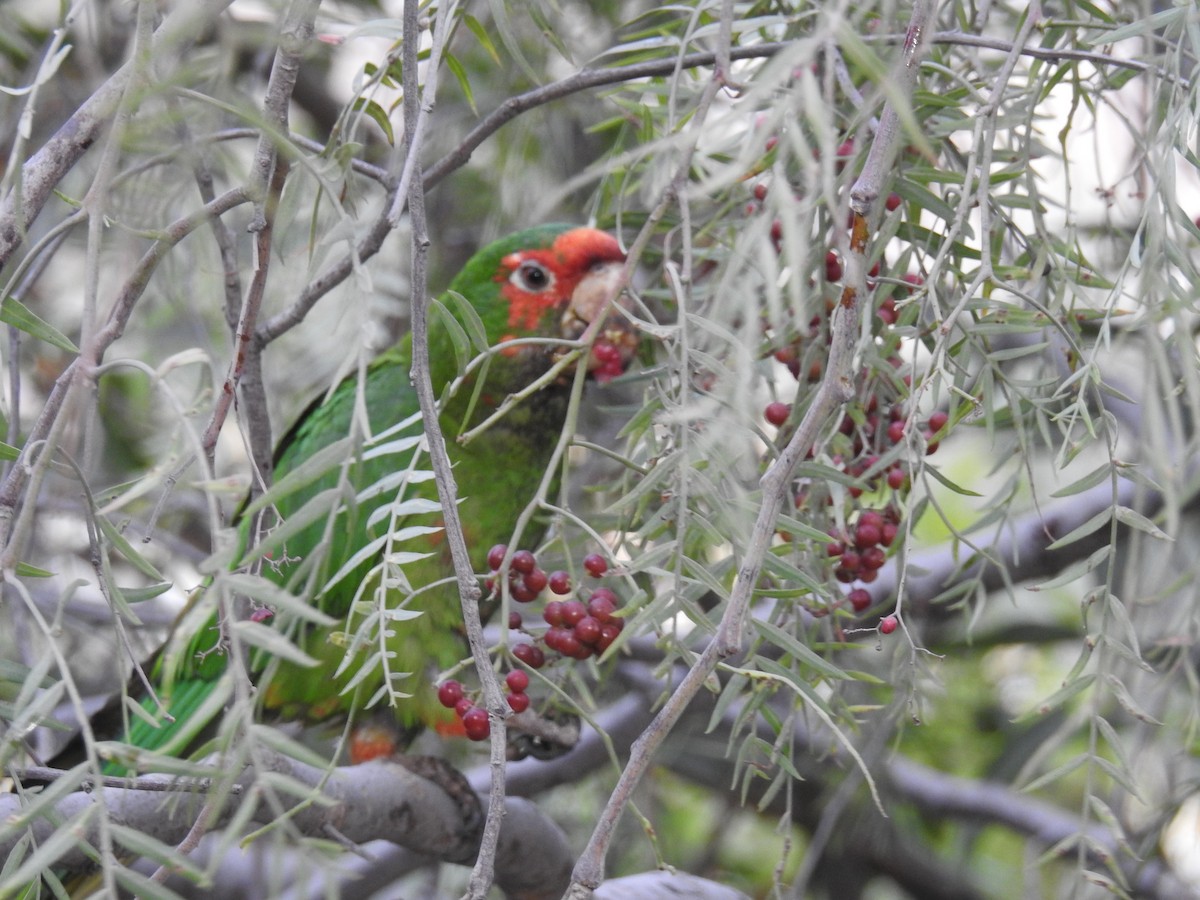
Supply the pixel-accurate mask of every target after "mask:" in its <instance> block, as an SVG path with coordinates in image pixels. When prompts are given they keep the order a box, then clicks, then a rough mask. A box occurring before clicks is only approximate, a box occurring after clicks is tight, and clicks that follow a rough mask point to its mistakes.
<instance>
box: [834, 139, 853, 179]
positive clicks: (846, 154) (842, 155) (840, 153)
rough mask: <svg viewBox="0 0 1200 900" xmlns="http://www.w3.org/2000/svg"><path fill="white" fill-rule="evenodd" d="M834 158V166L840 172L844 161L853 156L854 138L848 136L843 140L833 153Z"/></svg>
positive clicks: (843, 166)
mask: <svg viewBox="0 0 1200 900" xmlns="http://www.w3.org/2000/svg"><path fill="white" fill-rule="evenodd" d="M834 156H835V158H836V168H837V170H838V171H839V172H840V171H842V169H844V168H845V167H846V163H847V162H849V161H850V159H851V158H852V157H853V156H854V138H849V139H847V140H845V141H843V142H842V143H841V144H840V145H839V146H838V148H837V151H836V152H835V153H834Z"/></svg>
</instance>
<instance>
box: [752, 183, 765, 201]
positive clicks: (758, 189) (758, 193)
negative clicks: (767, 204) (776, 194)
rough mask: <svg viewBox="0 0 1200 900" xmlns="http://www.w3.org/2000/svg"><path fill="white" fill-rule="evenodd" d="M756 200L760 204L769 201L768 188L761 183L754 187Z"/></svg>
mask: <svg viewBox="0 0 1200 900" xmlns="http://www.w3.org/2000/svg"><path fill="white" fill-rule="evenodd" d="M754 199H755V200H757V201H758V202H759V203H762V202H763V201H764V200H766V199H767V186H766V185H765V184H763V183H762V182H761V181H760V182H759V183H758V184H756V185H755V186H754Z"/></svg>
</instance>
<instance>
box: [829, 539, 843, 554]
mask: <svg viewBox="0 0 1200 900" xmlns="http://www.w3.org/2000/svg"><path fill="white" fill-rule="evenodd" d="M845 552H846V545H845V544H843V543H842V542H841V541H834V542H832V543H830V544H826V545H825V554H826V555H827V556H841V555H842V554H843V553H845Z"/></svg>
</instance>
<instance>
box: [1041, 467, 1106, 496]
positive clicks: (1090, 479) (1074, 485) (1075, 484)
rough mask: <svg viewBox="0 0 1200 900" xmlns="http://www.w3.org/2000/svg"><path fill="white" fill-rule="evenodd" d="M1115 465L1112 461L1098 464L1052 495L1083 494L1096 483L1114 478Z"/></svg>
mask: <svg viewBox="0 0 1200 900" xmlns="http://www.w3.org/2000/svg"><path fill="white" fill-rule="evenodd" d="M1112 474H1113V467H1112V464H1111V463H1103V464H1102V465H1100V466H1097V467H1096V468H1095V469H1093V470H1092V471H1091V472H1088V473H1087V474H1086V475H1084V476H1083V477H1082V478H1079V479H1077V480H1076V481H1072V482H1071V483H1070V484H1068V485H1067V486H1066V487H1063V488H1059V489H1058V490H1057V491H1055V492H1054V493H1053V494H1051V495H1050V496H1051V497H1071V496H1073V495H1075V494H1082V493H1083V492H1084V491H1086V490H1088V489H1090V488H1094V487H1095V486H1096V485H1098V484H1101V483H1103V482H1105V481H1109V480H1110V479H1111V478H1112Z"/></svg>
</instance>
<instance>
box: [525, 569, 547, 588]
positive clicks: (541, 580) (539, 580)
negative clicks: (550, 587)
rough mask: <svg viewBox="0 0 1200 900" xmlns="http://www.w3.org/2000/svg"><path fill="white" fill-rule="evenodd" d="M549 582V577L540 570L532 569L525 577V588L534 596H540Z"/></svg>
mask: <svg viewBox="0 0 1200 900" xmlns="http://www.w3.org/2000/svg"><path fill="white" fill-rule="evenodd" d="M549 580H550V579H549V576H547V575H546V573H545V572H543V571H542V570H541V569H534V570H533V571H532V572H530V573H529V574H528V575H526V576H525V587H527V588H529V589H530V590H531V591H533V592H534V593H535V594H540V593H541V592H542V589H543V588H544V587H545V586H546V584H547V582H549Z"/></svg>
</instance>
